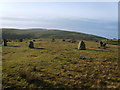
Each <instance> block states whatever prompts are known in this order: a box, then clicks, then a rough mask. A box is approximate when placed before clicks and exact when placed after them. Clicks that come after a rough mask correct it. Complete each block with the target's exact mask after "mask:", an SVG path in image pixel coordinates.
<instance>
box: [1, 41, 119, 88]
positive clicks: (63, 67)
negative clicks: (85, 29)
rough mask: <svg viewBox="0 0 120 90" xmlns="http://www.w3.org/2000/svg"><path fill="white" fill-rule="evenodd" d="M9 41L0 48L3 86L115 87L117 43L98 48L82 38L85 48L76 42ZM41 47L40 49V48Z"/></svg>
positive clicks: (94, 43) (117, 78)
mask: <svg viewBox="0 0 120 90" xmlns="http://www.w3.org/2000/svg"><path fill="white" fill-rule="evenodd" d="M40 40H42V41H39V39H36V41H35V42H34V44H35V47H36V49H30V48H28V43H26V42H28V41H30V40H28V41H27V40H26V41H24V42H9V43H8V46H7V47H4V46H3V47H2V56H3V57H2V64H3V77H2V79H3V88H23V87H24V88H47V87H48V88H51V87H52V88H62V87H64V88H67V87H68V88H119V87H120V83H119V82H120V77H119V76H120V73H119V71H118V68H117V67H118V64H117V63H118V56H117V55H118V46H117V45H107V47H108V48H106V49H102V48H98V47H99V43H98V42H94V41H85V43H86V46H87V50H78V49H77V46H78V43H79V41H78V40H77V42H76V43H70V42H62V40H61V39H56V41H55V42H51V40H50V39H40ZM40 48H41V49H40Z"/></svg>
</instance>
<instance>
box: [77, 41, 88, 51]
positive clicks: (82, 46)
mask: <svg viewBox="0 0 120 90" xmlns="http://www.w3.org/2000/svg"><path fill="white" fill-rule="evenodd" d="M78 49H79V50H86V45H85V43H84V42H83V41H81V42H79V45H78Z"/></svg>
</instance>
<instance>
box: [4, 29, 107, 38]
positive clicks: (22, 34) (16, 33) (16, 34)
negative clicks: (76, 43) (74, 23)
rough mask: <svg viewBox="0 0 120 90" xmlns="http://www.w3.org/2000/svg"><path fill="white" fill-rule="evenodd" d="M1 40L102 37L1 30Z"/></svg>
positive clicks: (52, 32) (31, 30) (70, 32)
mask: <svg viewBox="0 0 120 90" xmlns="http://www.w3.org/2000/svg"><path fill="white" fill-rule="evenodd" d="M2 38H3V39H4V38H6V39H20V38H23V39H25V38H59V39H81V40H103V39H106V38H104V37H100V36H96V35H91V34H85V33H79V32H73V31H64V30H54V29H53V30H52V29H50V30H49V29H12V28H2Z"/></svg>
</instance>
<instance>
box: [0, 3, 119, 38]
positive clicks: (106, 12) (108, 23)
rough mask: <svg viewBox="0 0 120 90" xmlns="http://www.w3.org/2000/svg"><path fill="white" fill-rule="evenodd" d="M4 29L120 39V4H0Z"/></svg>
mask: <svg viewBox="0 0 120 90" xmlns="http://www.w3.org/2000/svg"><path fill="white" fill-rule="evenodd" d="M0 8H1V10H0V12H1V13H2V14H1V21H2V26H1V27H10V28H50V29H65V30H71V31H77V32H85V33H90V34H95V35H99V36H103V37H107V38H118V3H117V2H14V3H10V2H8V3H1V4H0Z"/></svg>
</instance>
